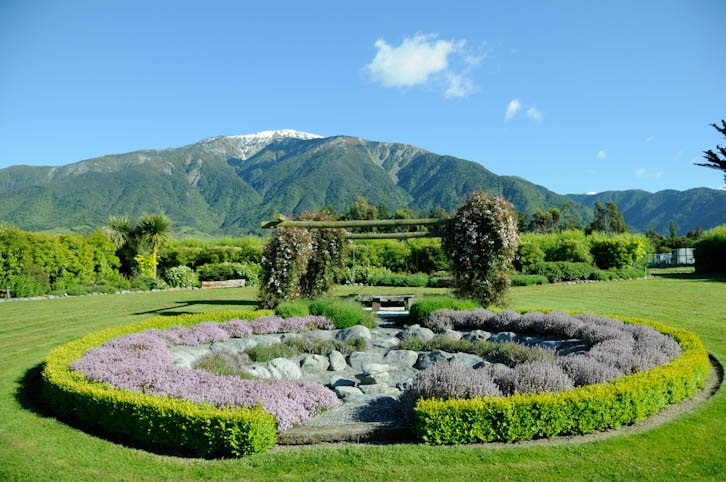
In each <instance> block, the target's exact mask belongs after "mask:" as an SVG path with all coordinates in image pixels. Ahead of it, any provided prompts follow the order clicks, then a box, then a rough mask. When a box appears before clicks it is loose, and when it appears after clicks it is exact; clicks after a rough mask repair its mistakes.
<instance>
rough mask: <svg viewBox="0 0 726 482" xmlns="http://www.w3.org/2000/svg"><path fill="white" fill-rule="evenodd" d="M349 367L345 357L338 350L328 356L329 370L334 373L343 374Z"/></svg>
mask: <svg viewBox="0 0 726 482" xmlns="http://www.w3.org/2000/svg"><path fill="white" fill-rule="evenodd" d="M347 367H348V364H347V363H346V362H345V357H344V356H343V354H342V353H340V352H339V351H338V350H333V351H331V352H330V355H328V368H329V369H330V370H332V371H334V372H341V371H343V370H345V369H346V368H347Z"/></svg>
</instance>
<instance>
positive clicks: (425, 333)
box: [400, 325, 436, 341]
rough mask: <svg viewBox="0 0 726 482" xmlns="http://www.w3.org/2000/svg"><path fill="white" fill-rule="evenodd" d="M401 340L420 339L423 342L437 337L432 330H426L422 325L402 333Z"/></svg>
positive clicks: (411, 327) (414, 326)
mask: <svg viewBox="0 0 726 482" xmlns="http://www.w3.org/2000/svg"><path fill="white" fill-rule="evenodd" d="M400 336H401V338H402V339H406V338H419V339H421V340H423V341H429V340H431V339H433V337H434V336H436V333H434V332H433V331H432V330H430V329H428V328H424V327H422V326H421V325H411V326H409V327H408V328H406V329H405V330H404V331H403V332H402V333H401V335H400Z"/></svg>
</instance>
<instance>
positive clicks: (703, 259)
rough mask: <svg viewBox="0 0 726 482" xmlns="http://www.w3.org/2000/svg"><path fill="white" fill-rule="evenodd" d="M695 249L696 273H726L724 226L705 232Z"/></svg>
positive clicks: (725, 229) (725, 235)
mask: <svg viewBox="0 0 726 482" xmlns="http://www.w3.org/2000/svg"><path fill="white" fill-rule="evenodd" d="M695 248H696V249H695V251H694V256H695V258H696V273H726V224H724V225H721V226H717V227H715V228H713V229H709V230H708V231H706V232H705V233H704V235H703V236H702V237H701V239H700V240H699V241H698V242H697V243H696V244H695Z"/></svg>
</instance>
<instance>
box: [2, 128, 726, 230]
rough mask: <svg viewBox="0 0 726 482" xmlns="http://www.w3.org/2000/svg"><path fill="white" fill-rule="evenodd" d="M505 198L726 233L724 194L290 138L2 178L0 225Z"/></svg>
mask: <svg viewBox="0 0 726 482" xmlns="http://www.w3.org/2000/svg"><path fill="white" fill-rule="evenodd" d="M477 190H484V191H487V192H489V193H491V194H494V195H502V196H504V197H505V198H506V199H508V200H510V201H511V202H512V203H513V204H514V205H515V207H516V208H517V210H518V212H520V213H522V214H526V215H530V214H531V213H532V212H533V211H534V210H536V209H542V210H547V209H549V208H551V207H557V208H560V207H561V206H562V205H563V204H564V203H569V204H570V205H571V208H570V209H571V212H572V213H573V214H574V215H575V216H576V217H578V218H579V219H580V221H581V222H582V223H583V225H585V224H588V223H589V222H590V220H591V219H592V206H593V204H594V202H595V201H596V200H600V201H602V202H605V201H614V202H615V203H616V204H617V205H618V208H619V209H620V211H621V212H622V213H623V215H624V218H625V221H626V223H627V224H628V225H629V226H630V227H631V229H632V230H634V231H645V230H647V229H648V228H649V227H652V228H653V229H655V230H656V231H658V232H661V233H667V232H669V231H668V230H669V224H670V222H671V221H673V222H674V223H676V225H677V227H678V230H679V231H680V232H682V233H683V234H685V233H686V232H687V231H689V230H691V229H695V228H697V227H699V226H700V227H702V228H704V229H708V228H710V227H713V226H716V225H719V224H726V209H724V207H725V206H726V191H719V190H714V189H707V188H697V189H691V190H688V191H660V192H657V193H654V194H653V193H648V192H645V191H612V192H605V193H599V194H596V195H561V194H557V193H554V192H552V191H550V190H548V189H547V188H545V187H543V186H539V185H536V184H534V183H531V182H529V181H527V180H526V179H523V178H521V177H514V176H499V175H496V174H494V173H493V172H491V171H489V170H488V169H486V168H485V167H483V166H482V165H481V164H478V163H476V162H473V161H468V160H464V159H459V158H456V157H452V156H447V155H439V154H434V153H432V152H428V151H426V150H424V149H420V148H418V147H415V146H411V145H407V144H400V143H389V142H374V141H369V140H365V139H361V138H357V137H349V136H334V137H325V138H324V137H320V136H317V135H314V134H309V133H304V132H299V131H295V130H289V129H286V130H276V131H264V132H260V133H257V134H249V135H242V136H220V137H212V138H209V139H204V140H202V141H200V142H198V143H195V144H191V145H188V146H184V147H179V148H171V149H160V150H159V149H155V150H141V151H135V152H130V153H126V154H116V155H108V156H102V157H97V158H93V159H88V160H84V161H80V162H76V163H73V164H67V165H64V166H58V167H38V166H23V165H18V166H12V167H8V168H5V169H0V221H1V222H10V223H12V224H14V225H16V226H17V227H19V228H21V229H25V230H30V231H87V230H89V229H90V228H93V227H97V226H101V225H103V224H105V223H106V221H107V220H108V218H109V216H112V215H120V214H126V215H129V216H131V217H132V218H136V217H138V216H140V215H141V214H143V213H157V212H164V213H166V214H167V215H168V216H169V217H170V218H171V219H172V221H173V222H174V230H175V234H177V235H213V236H217V235H222V234H224V235H240V234H246V233H256V234H259V233H260V232H261V231H260V222H261V221H263V220H267V219H271V217H272V216H273V215H274V213H276V212H279V213H282V214H285V215H287V216H294V215H296V214H299V213H301V212H303V211H305V210H308V211H318V210H320V209H322V208H324V207H328V208H332V209H333V210H335V211H336V212H342V211H344V210H346V209H348V208H349V207H350V206H352V204H353V203H354V201H355V199H356V197H357V196H363V197H364V198H365V199H366V200H367V201H368V203H369V204H370V205H375V206H380V205H385V206H386V207H387V208H388V209H389V210H390V211H391V212H393V211H395V210H396V209H400V208H406V207H407V208H411V209H412V210H413V211H414V212H416V213H422V214H428V213H429V212H431V211H433V210H435V209H437V208H443V209H444V210H446V211H451V210H453V209H455V208H457V207H458V206H459V205H460V204H461V201H462V199H463V198H464V197H465V196H466V195H467V194H468V193H470V192H473V191H477Z"/></svg>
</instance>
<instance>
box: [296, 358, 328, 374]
mask: <svg viewBox="0 0 726 482" xmlns="http://www.w3.org/2000/svg"><path fill="white" fill-rule="evenodd" d="M329 366H330V361H329V360H328V357H327V356H324V355H311V354H306V355H303V356H302V358H301V359H300V368H301V369H302V370H303V371H305V372H324V371H326V370H327V369H328V367H329Z"/></svg>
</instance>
